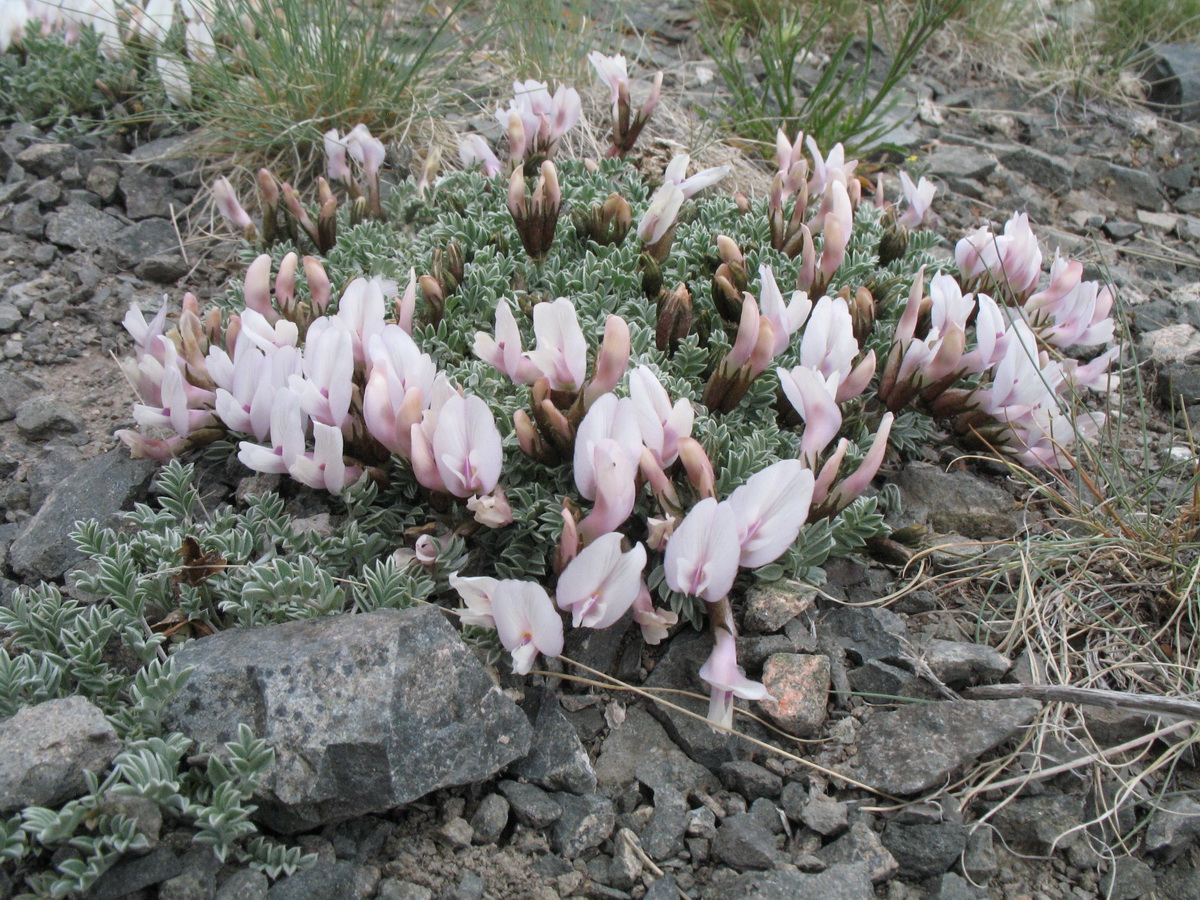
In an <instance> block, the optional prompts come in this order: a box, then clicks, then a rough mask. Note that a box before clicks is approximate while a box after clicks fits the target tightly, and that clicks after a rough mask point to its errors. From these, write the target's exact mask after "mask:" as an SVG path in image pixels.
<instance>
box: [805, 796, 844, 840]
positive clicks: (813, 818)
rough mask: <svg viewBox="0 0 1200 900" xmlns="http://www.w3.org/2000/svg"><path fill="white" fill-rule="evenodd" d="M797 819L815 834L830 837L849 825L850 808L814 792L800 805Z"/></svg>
mask: <svg viewBox="0 0 1200 900" xmlns="http://www.w3.org/2000/svg"><path fill="white" fill-rule="evenodd" d="M798 820H799V821H801V822H803V823H804V824H805V825H807V826H808V827H809V828H811V829H812V830H813V831H815V832H816V833H817V834H820V835H824V836H825V837H832V836H833V835H835V834H841V833H842V832H843V831H845V830H846V829H847V828H849V827H850V810H849V808H848V807H847V806H846V804H845V803H839V802H838V801H836V800H832V799H830V798H829V797H826V796H825V795H824V794H818V793H815V792H814V793H812V794H810V795H809V796H808V799H806V800H805V801H804V803H803V805H802V806H801V807H800V815H799V817H798Z"/></svg>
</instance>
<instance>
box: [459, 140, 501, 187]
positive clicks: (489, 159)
mask: <svg viewBox="0 0 1200 900" xmlns="http://www.w3.org/2000/svg"><path fill="white" fill-rule="evenodd" d="M458 159H459V162H460V163H462V167H463V168H464V169H469V168H471V167H472V166H476V165H478V166H482V167H483V174H484V175H486V176H487V177H488V178H491V177H492V176H493V175H497V174H499V172H500V160H499V159H497V158H496V154H495V153H493V152H492V148H491V147H489V146H488V144H487V141H485V140H484V139H483V138H482V137H480V136H479V135H477V134H468V135H467V136H466V137H463V138H460V139H459V142H458Z"/></svg>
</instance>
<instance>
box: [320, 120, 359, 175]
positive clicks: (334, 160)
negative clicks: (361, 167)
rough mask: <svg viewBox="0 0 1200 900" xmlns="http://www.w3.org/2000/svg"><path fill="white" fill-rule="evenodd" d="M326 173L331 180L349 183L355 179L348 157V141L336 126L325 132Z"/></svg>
mask: <svg viewBox="0 0 1200 900" xmlns="http://www.w3.org/2000/svg"><path fill="white" fill-rule="evenodd" d="M324 138H325V159H326V167H325V171H326V174H328V175H329V180H330V181H340V182H343V183H344V184H349V183H350V182H351V181H352V180H353V176H352V175H351V173H350V160H349V159H347V157H346V142H345V140H343V138H342V136H341V135H340V134H339V133H338V130H337V129H336V128H334V129H331V130H329V131H327V132H325V134H324Z"/></svg>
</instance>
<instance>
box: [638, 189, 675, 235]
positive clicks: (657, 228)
mask: <svg viewBox="0 0 1200 900" xmlns="http://www.w3.org/2000/svg"><path fill="white" fill-rule="evenodd" d="M684 199H685V197H684V194H683V191H682V190H680V188H679V185H677V184H675V183H674V182H672V181H664V182H663V184H662V186H661V187H660V188H659V189H658V190H657V191H655V192H654V196H652V197H651V198H650V205H649V206H648V207H646V212H645V214H644V215H643V216H642V218H641V220H640V221H639V222H638V227H637V235H638V238H639V239H640V240H641V241H642V243H643V244H646V245H647V246H653V245H654V244H657V243H658V242H659V241H660V240H662V239H663V238H664V237H665V236H666V234H667V232H668V231H670V229H671V226H673V225H674V224H675V220H676V218H678V216H679V209H680V207H682V206H683V201H684Z"/></svg>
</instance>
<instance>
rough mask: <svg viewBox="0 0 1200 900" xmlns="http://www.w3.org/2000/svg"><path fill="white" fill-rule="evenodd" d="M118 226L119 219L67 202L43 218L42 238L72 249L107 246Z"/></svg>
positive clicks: (119, 226)
mask: <svg viewBox="0 0 1200 900" xmlns="http://www.w3.org/2000/svg"><path fill="white" fill-rule="evenodd" d="M122 227H123V226H122V223H121V222H120V220H119V219H115V218H113V217H112V216H110V215H109V214H108V213H103V212H100V210H98V209H94V208H92V207H91V206H88V205H87V204H86V203H68V204H67V205H66V206H64V207H63V208H62V209H60V210H59V211H58V212H54V213H50V215H48V216H47V217H46V237H47V238H49V239H50V240H51V241H52V242H54V243H55V244H58V245H59V246H62V247H70V248H71V249H72V250H89V251H90V250H99V249H100V248H101V247H107V246H108V245H109V243H110V242H111V241H112V239H113V236H114V235H115V234H117V232H119V231H120V230H121V228H122Z"/></svg>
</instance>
